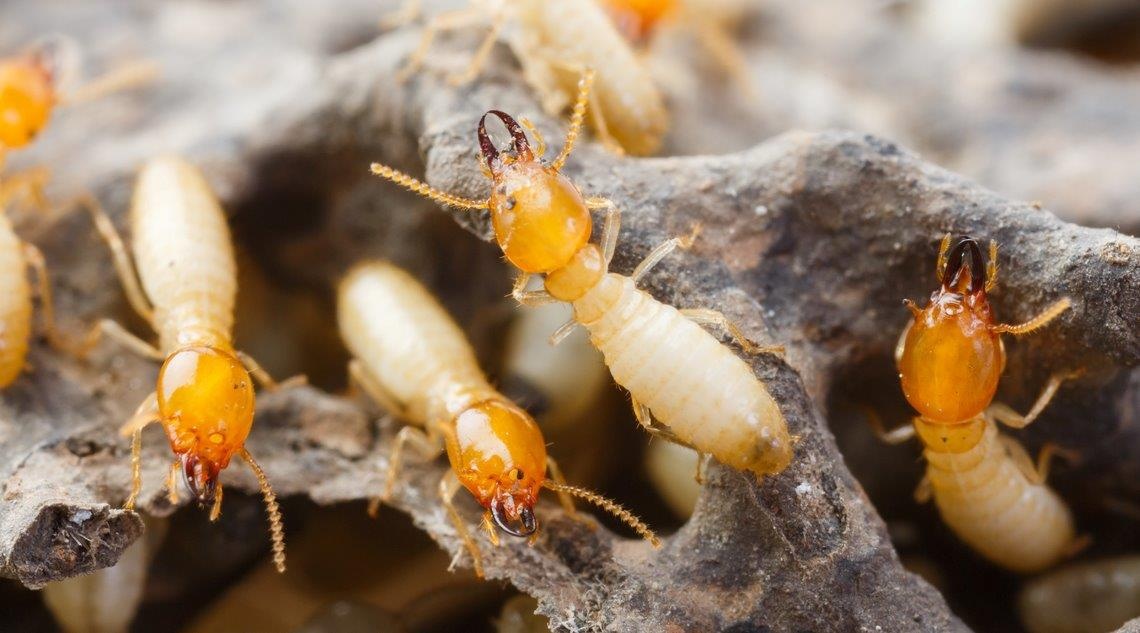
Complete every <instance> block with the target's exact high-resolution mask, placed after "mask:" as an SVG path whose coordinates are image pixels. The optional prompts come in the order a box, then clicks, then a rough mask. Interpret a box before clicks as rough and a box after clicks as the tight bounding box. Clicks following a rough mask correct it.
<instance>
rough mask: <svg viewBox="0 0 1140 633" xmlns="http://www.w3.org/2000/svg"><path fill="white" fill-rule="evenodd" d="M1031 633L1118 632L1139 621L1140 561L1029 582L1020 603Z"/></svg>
mask: <svg viewBox="0 0 1140 633" xmlns="http://www.w3.org/2000/svg"><path fill="white" fill-rule="evenodd" d="M1017 603H1018V604H1017V607H1018V609H1017V610H1018V613H1019V614H1020V616H1021V622H1022V624H1024V625H1025V628H1026V629H1028V630H1029V631H1031V632H1032V633H1100V632H1102V631H1115V630H1116V629H1118V628H1120V627H1121V626H1123V625H1124V623H1125V622H1127V621H1128V620H1131V619H1133V618H1136V617H1140V556H1121V557H1119V558H1106V559H1103V560H1095V561H1089V562H1085V563H1077V564H1073V565H1068V566H1066V567H1064V568H1061V569H1058V570H1057V571H1052V572H1049V573H1048V574H1046V575H1044V576H1040V577H1038V578H1035V579H1033V580H1032V581H1030V582H1029V583H1028V584H1027V585H1026V586H1025V588H1024V589H1022V590H1021V595H1020V596H1019V597H1018V601H1017Z"/></svg>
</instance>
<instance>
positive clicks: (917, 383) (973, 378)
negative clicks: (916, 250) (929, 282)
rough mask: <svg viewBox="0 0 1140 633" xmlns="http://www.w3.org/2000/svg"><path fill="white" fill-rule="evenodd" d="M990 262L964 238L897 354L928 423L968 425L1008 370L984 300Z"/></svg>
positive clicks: (907, 387)
mask: <svg viewBox="0 0 1140 633" xmlns="http://www.w3.org/2000/svg"><path fill="white" fill-rule="evenodd" d="M985 271H986V262H985V260H984V259H983V257H982V251H981V249H980V248H979V247H978V243H977V242H976V241H975V240H974V239H972V238H969V237H964V238H962V239H961V240H960V241H959V242H958V243H957V244H956V245H955V246H954V247H953V248H952V249H951V250H950V252H949V255H948V256H947V258H946V269H945V271H944V272H943V274H942V284H941V287H940V288H939V289H938V290H936V291H935V292H934V294H932V295H931V297H930V304H929V305H927V306H926V307H925V308H923V309H919V308H917V307H915V306H914V305H913V304H908V305H909V306H910V308H911V311H912V313H913V314H914V321H913V322H912V323H911V324H910V326H909V328H908V329H907V331H906V332H905V334H904V336H905V338H904V340H903V344H902V346H901V347H900V348H899V353H898V358H897V360H898V367H899V378H900V379H901V381H902V389H903V393H904V395H906V398H907V401H909V402H910V404H911V406H913V407H914V408H915V409H916V410H918V412H919V413H920V414H921V415H922V416H923V417H924V418H926V419H927V420H929V421H932V422H939V423H945V424H952V423H955V422H964V421H966V420H969V419H971V418H973V417H974V416H976V415H978V414H980V413H982V412H983V411H984V410H985V408H986V407H987V406H989V404H990V401H991V400H993V397H994V393H995V392H996V391H997V384H998V378H999V377H1000V376H1001V372H1002V369H1003V367H1004V365H1005V350H1004V348H1003V347H1002V343H1001V338H1000V337H999V335H998V333H997V332H995V331H993V329H992V326H993V314H992V312H991V310H990V305H989V300H988V299H987V298H986V288H985V287H986V279H985V277H986V272H985Z"/></svg>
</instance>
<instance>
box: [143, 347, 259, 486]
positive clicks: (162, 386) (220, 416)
mask: <svg viewBox="0 0 1140 633" xmlns="http://www.w3.org/2000/svg"><path fill="white" fill-rule="evenodd" d="M156 395H157V397H158V411H159V415H160V416H161V418H162V422H163V426H164V427H165V428H166V432H167V436H168V438H169V439H170V447H171V449H173V451H174V453H175V454H176V455H178V456H179V457H180V459H181V460H182V473H183V476H184V477H185V478H186V485H187V487H188V488H190V491H191V492H192V493H193V494H194V496H195V498H197V500H198V502H199V503H203V504H204V503H210V502H212V501H213V498H214V495H215V493H216V491H217V484H218V473H219V472H221V471H222V469H224V468H225V467H226V466H227V465H228V464H229V462H230V458H231V457H233V455H234V453H236V452H238V451H240V450H241V448H242V446H243V445H244V444H245V438H246V436H248V435H249V430H250V427H251V426H252V425H253V383H252V381H251V380H250V377H249V373H248V372H247V371H246V369H245V367H244V366H243V365H242V363H241V361H240V360H238V358H237V357H236V356H234V354H233V353H231V352H229V351H227V350H222V349H218V348H214V347H205V346H202V347H186V348H182V349H180V350H178V351H176V352H174V353H173V354H171V355H170V356H169V357H167V359H166V362H164V363H163V364H162V369H161V370H159V373H158V390H157V392H156Z"/></svg>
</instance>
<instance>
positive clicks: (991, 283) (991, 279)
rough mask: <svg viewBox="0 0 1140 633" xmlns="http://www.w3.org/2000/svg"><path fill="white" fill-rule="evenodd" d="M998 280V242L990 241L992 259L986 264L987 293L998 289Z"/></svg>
mask: <svg viewBox="0 0 1140 633" xmlns="http://www.w3.org/2000/svg"><path fill="white" fill-rule="evenodd" d="M997 279H998V265H997V242H995V241H993V240H990V258H989V260H988V261H987V262H986V292H991V291H993V289H994V288H996V287H997Z"/></svg>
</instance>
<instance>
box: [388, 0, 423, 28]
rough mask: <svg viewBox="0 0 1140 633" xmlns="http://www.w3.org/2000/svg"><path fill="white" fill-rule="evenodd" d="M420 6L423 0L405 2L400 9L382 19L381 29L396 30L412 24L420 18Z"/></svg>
mask: <svg viewBox="0 0 1140 633" xmlns="http://www.w3.org/2000/svg"><path fill="white" fill-rule="evenodd" d="M420 4H421V0H404V2H403V4H401V5H400V8H399V9H396V10H395V11H394V12H392V13H389V14H388V15H385V16H384V17H382V18H380V24H379V26H380V28H381V29H382V30H388V29H396V28H399V27H401V26H404V25H406V24H411V23H412V22H414V21H415V19H416V18H418V17H420Z"/></svg>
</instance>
